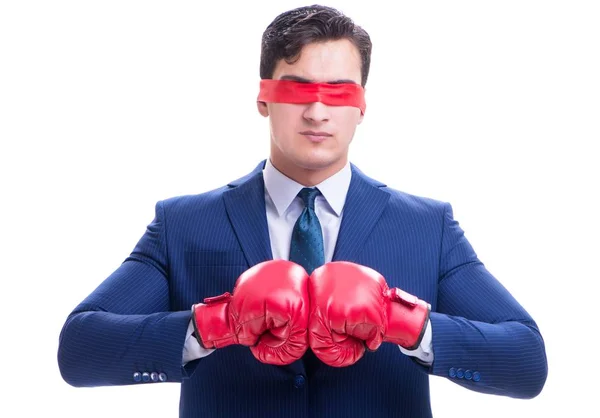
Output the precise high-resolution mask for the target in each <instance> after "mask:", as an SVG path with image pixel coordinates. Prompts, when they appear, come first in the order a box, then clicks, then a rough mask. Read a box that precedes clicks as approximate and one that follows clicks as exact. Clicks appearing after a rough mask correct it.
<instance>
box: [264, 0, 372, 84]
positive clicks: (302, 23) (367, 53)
mask: <svg viewBox="0 0 600 418" xmlns="http://www.w3.org/2000/svg"><path fill="white" fill-rule="evenodd" d="M339 39H348V40H349V41H351V42H352V43H353V44H354V45H355V46H356V48H357V49H358V52H359V53H360V58H361V84H362V86H363V87H364V86H365V84H367V77H368V75H369V66H370V64H371V48H372V46H371V38H370V37H369V34H368V33H367V32H366V31H365V30H364V29H363V28H361V27H360V26H358V25H356V24H354V22H353V21H352V19H350V18H349V17H347V16H345V15H344V14H343V13H342V12H340V11H338V10H336V9H334V8H332V7H327V6H320V5H317V4H315V5H312V6H305V7H299V8H296V9H293V10H289V11H287V12H284V13H282V14H280V15H279V16H277V17H276V18H275V19H274V20H273V22H271V24H270V25H269V26H268V27H267V29H265V31H264V33H263V36H262V43H261V53H260V78H261V79H270V78H272V77H273V72H275V66H276V65H277V63H278V62H279V60H280V59H284V60H285V61H286V62H287V63H288V64H293V63H294V62H296V61H297V60H298V59H300V52H301V51H302V48H303V47H304V46H305V45H308V44H310V43H314V42H325V41H335V40H339Z"/></svg>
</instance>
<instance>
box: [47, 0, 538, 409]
mask: <svg viewBox="0 0 600 418" xmlns="http://www.w3.org/2000/svg"><path fill="white" fill-rule="evenodd" d="M370 54H371V41H370V38H369V36H368V34H367V32H365V30H363V29H362V28H361V27H359V26H358V25H356V24H354V23H353V22H352V20H351V19H350V18H348V17H346V16H344V15H343V14H342V13H340V12H339V11H337V10H335V9H332V8H329V7H324V6H318V5H313V6H309V7H301V8H297V9H294V10H291V11H287V12H285V13H283V14H281V15H279V16H277V17H276V18H275V19H274V20H273V22H272V23H271V24H270V25H269V26H268V27H267V28H266V30H265V31H264V34H263V38H262V50H261V57H260V78H261V81H260V84H259V86H258V87H259V91H258V95H257V107H258V112H259V113H260V115H262V116H264V117H267V118H269V121H270V155H269V157H268V158H266V159H265V160H264V161H261V162H260V163H259V164H258V165H256V168H254V170H252V172H250V173H249V174H247V175H246V176H244V177H242V178H240V179H237V180H234V181H232V182H230V183H229V184H227V185H225V186H223V187H221V188H218V189H216V190H211V191H207V192H205V193H202V194H199V195H193V196H181V197H174V198H170V199H167V200H164V201H160V202H158V203H157V204H156V214H155V218H154V220H153V221H152V222H151V223H150V224H149V225H148V227H147V230H146V232H145V234H144V235H143V236H142V237H141V239H140V240H139V242H138V243H137V245H136V246H135V248H134V249H133V251H132V252H131V254H130V255H129V256H128V257H127V258H126V259H125V260H124V262H123V264H122V265H121V266H120V267H119V268H118V269H117V270H116V271H114V272H113V273H112V274H111V275H110V276H109V277H108V278H106V280H105V281H103V282H102V283H101V284H100V286H99V287H98V288H97V289H95V290H94V291H93V292H92V293H91V294H90V295H89V296H88V297H87V298H86V299H85V300H83V301H82V302H81V303H80V304H79V305H78V306H77V307H76V308H75V309H74V310H73V312H72V313H71V314H70V315H69V317H68V318H67V320H66V322H65V324H64V327H63V329H62V331H61V335H60V343H59V350H58V363H59V366H60V371H61V373H62V376H63V378H64V379H65V380H66V381H67V382H68V383H69V384H71V385H73V386H104V385H134V384H137V385H140V384H142V385H144V384H155V383H161V382H176V383H180V384H181V401H180V411H179V415H180V416H181V417H186V418H187V417H207V416H211V417H212V416H223V417H365V416H373V417H411V418H412V417H431V416H432V412H431V407H430V397H429V376H431V375H433V376H439V377H441V378H446V379H449V380H451V381H452V382H455V383H456V384H458V385H461V386H464V387H465V388H467V389H469V390H472V391H477V392H481V393H484V394H495V395H502V396H508V397H514V398H532V397H535V396H537V395H538V394H539V393H540V391H541V390H542V388H543V386H544V383H545V380H546V376H547V361H546V355H545V347H544V341H543V338H542V336H541V334H540V331H539V329H538V327H537V325H536V323H535V321H534V320H533V319H532V317H531V316H530V315H529V314H528V313H527V311H526V310H525V309H524V308H523V307H522V306H521V305H520V304H519V302H518V301H517V300H515V298H514V297H513V296H512V295H511V294H510V293H509V292H508V291H507V290H506V289H505V288H504V287H503V286H502V284H501V283H500V282H499V281H498V280H497V279H496V278H494V277H493V276H492V274H491V273H490V272H489V271H487V269H486V268H485V267H484V265H483V264H482V262H481V261H480V260H479V259H478V257H477V255H476V253H475V251H474V250H473V248H472V247H471V245H470V244H469V242H468V240H467V238H466V237H465V235H464V233H463V231H462V230H461V228H460V226H459V224H458V222H457V221H456V220H455V219H454V217H453V213H452V208H451V206H450V204H448V203H445V202H440V201H437V200H434V199H429V198H423V197H417V196H412V195H409V194H407V193H403V192H401V191H398V190H394V189H392V188H390V187H387V186H386V185H385V184H384V183H382V182H380V181H377V180H374V179H372V178H370V177H368V176H367V175H365V174H364V173H362V172H361V171H360V170H359V168H358V167H356V166H355V165H353V164H351V163H350V162H349V160H348V150H349V146H350V143H351V141H352V138H353V136H354V133H355V130H356V128H357V125H359V124H360V123H361V122H362V120H363V118H364V116H365V112H366V107H367V106H366V102H365V98H364V88H365V85H366V82H367V78H368V74H369V65H370ZM467 415H468V414H467ZM473 416H475V415H473Z"/></svg>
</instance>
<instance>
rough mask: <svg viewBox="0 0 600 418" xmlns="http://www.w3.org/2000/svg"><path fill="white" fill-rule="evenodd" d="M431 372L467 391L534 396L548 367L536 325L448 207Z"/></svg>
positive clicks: (432, 314)
mask: <svg viewBox="0 0 600 418" xmlns="http://www.w3.org/2000/svg"><path fill="white" fill-rule="evenodd" d="M439 272H440V277H439V283H438V301H437V309H436V312H432V313H431V324H432V331H433V341H432V345H433V351H434V362H433V365H432V368H431V371H432V372H433V374H435V375H439V376H444V377H448V378H449V379H451V380H452V381H454V382H456V383H457V384H459V385H462V386H465V387H467V388H469V389H471V390H474V391H478V392H482V393H491V394H496V395H503V396H509V397H514V398H532V397H535V396H537V395H538V394H539V393H540V392H541V390H542V388H543V386H544V384H545V381H546V377H547V373H548V368H547V367H548V366H547V360H546V352H545V346H544V341H543V339H542V336H541V334H540V331H539V329H538V326H537V325H536V323H535V322H534V320H533V319H532V318H531V316H530V315H529V314H528V313H527V312H526V311H525V309H524V308H523V307H522V306H521V305H520V304H519V303H518V302H517V301H516V300H515V298H514V297H513V296H512V295H511V294H510V293H509V292H508V290H507V289H505V288H504V287H503V286H502V285H501V284H500V282H499V281H498V280H496V279H495V278H494V277H493V276H492V274H490V272H488V270H487V269H486V268H485V267H484V265H483V264H482V263H481V262H480V261H479V259H478V258H477V255H476V254H475V252H474V250H473V248H472V247H471V245H470V244H469V242H468V241H467V239H466V237H465V235H464V233H463V231H462V229H461V228H460V226H459V224H458V222H457V221H455V220H454V218H453V213H452V207H451V206H450V205H449V204H446V207H445V212H444V220H443V233H442V245H441V253H440V266H439Z"/></svg>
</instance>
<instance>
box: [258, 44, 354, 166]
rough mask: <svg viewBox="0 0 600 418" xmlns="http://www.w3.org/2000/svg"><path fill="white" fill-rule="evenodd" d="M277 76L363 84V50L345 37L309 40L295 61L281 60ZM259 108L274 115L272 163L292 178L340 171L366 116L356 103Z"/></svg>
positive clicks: (279, 78)
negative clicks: (328, 39)
mask: <svg viewBox="0 0 600 418" xmlns="http://www.w3.org/2000/svg"><path fill="white" fill-rule="evenodd" d="M273 79H274V80H282V79H283V80H286V79H287V80H294V81H308V82H315V83H333V82H338V83H339V82H340V81H345V82H354V83H356V84H358V85H360V83H361V63H360V54H359V52H358V49H357V48H356V47H355V46H354V45H353V44H352V43H351V42H350V41H348V40H345V39H344V40H337V41H329V42H325V43H313V44H309V45H306V46H305V47H304V48H303V49H302V52H301V54H300V59H299V60H298V61H296V62H295V63H294V64H292V65H290V64H287V63H286V62H285V61H284V60H280V61H279V62H278V63H277V66H276V67H275V72H274V73H273ZM258 109H259V112H260V113H261V114H262V115H263V116H269V120H270V127H271V161H272V162H273V165H275V167H277V168H278V169H279V170H280V171H282V172H284V173H285V174H287V175H288V176H290V177H294V174H297V173H301V172H306V170H309V171H315V170H316V171H319V172H323V173H326V177H328V176H330V175H333V174H335V173H336V172H337V171H339V170H340V169H341V168H342V167H343V166H344V165H345V164H346V162H347V159H348V147H349V145H350V142H351V141H352V138H353V137H354V132H355V130H356V126H357V125H358V124H359V123H361V122H362V119H363V116H362V115H361V112H360V109H358V108H356V107H351V106H328V105H325V104H323V103H320V102H316V103H308V104H290V103H262V102H259V104H258ZM311 132H312V133H314V134H313V135H311V134H310V133H311ZM300 177H301V175H300Z"/></svg>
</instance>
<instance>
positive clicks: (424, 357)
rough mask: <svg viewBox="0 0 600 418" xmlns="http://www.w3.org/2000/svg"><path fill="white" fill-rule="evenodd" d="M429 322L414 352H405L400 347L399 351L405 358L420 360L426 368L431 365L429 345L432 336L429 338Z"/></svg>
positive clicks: (405, 350)
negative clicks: (410, 357)
mask: <svg viewBox="0 0 600 418" xmlns="http://www.w3.org/2000/svg"><path fill="white" fill-rule="evenodd" d="M431 332H432V330H431V321H427V328H425V334H423V339H422V340H421V344H419V346H418V347H417V348H415V349H414V350H407V349H406V348H404V347H400V346H398V347H399V348H400V351H402V352H403V353H404V354H406V355H407V356H412V357H416V358H417V359H418V360H420V362H421V363H424V364H425V365H427V366H431V365H432V364H433V347H432V345H431V341H432V336H431Z"/></svg>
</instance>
